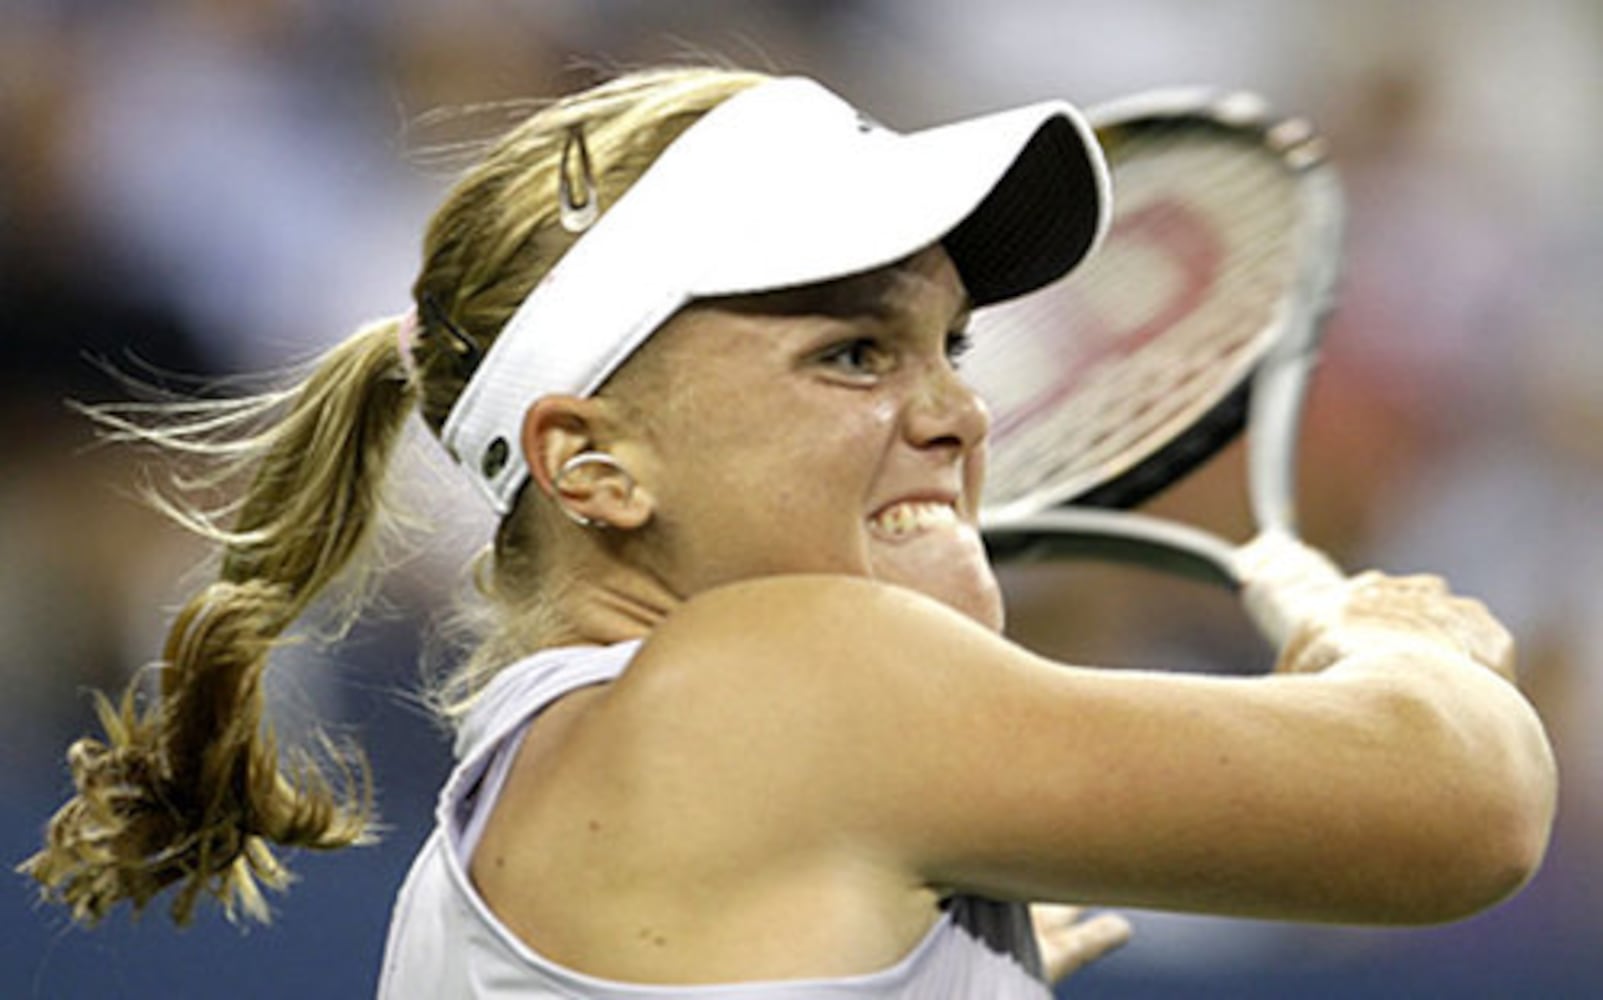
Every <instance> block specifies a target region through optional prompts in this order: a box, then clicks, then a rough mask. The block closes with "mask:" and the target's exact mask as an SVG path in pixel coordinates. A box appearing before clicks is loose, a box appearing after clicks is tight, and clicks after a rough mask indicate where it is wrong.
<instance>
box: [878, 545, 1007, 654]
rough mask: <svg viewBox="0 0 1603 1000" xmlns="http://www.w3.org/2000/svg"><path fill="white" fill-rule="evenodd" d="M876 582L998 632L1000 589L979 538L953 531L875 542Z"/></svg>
mask: <svg viewBox="0 0 1603 1000" xmlns="http://www.w3.org/2000/svg"><path fill="white" fill-rule="evenodd" d="M869 560H870V568H871V570H872V573H873V576H874V578H875V579H878V580H884V581H886V582H887V583H895V584H900V585H901V586H904V587H907V588H909V589H910V590H916V591H918V592H919V593H921V594H924V595H925V596H927V597H932V598H934V599H935V600H937V601H940V602H941V603H942V604H945V605H946V606H947V607H949V608H951V609H953V610H954V611H957V612H958V613H960V614H962V615H965V616H966V617H968V618H971V619H973V620H974V621H976V622H978V623H979V624H981V625H983V626H985V627H986V628H988V629H991V630H992V631H996V632H1000V631H1001V630H1002V624H1003V621H1004V617H1005V616H1004V611H1003V607H1002V588H1001V587H1000V586H999V585H998V584H997V582H996V574H995V572H993V571H992V569H991V560H990V558H989V557H988V556H987V555H986V552H985V544H984V542H983V541H981V539H980V533H979V532H978V531H977V530H976V529H974V528H973V527H972V526H970V525H953V526H948V527H945V528H942V529H941V530H939V531H932V532H926V533H923V534H920V535H918V536H916V537H911V538H896V539H885V538H875V539H873V540H872V542H871V544H870V545H869Z"/></svg>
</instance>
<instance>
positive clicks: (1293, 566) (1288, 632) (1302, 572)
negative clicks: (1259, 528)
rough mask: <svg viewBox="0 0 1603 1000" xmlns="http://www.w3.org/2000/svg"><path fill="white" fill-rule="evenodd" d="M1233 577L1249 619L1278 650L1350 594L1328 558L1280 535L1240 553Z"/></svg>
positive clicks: (1270, 534)
mask: <svg viewBox="0 0 1603 1000" xmlns="http://www.w3.org/2000/svg"><path fill="white" fill-rule="evenodd" d="M1235 572H1236V579H1237V580H1238V581H1239V582H1240V584H1241V599H1242V603H1243V604H1244V605H1245V606H1246V609H1247V615H1248V617H1250V618H1251V619H1252V621H1253V624H1255V625H1256V626H1257V627H1258V631H1259V632H1260V633H1261V634H1262V635H1263V637H1264V638H1265V639H1267V640H1269V642H1270V643H1271V644H1272V645H1273V646H1274V647H1275V648H1276V649H1283V648H1285V645H1286V643H1287V641H1288V640H1289V639H1290V638H1291V636H1292V634H1293V633H1294V632H1296V630H1297V628H1298V626H1300V625H1302V624H1303V623H1305V622H1309V621H1314V620H1317V619H1319V618H1322V617H1325V616H1326V615H1329V614H1331V613H1332V612H1334V611H1335V610H1336V609H1337V608H1339V607H1340V605H1341V603H1342V600H1343V599H1344V597H1345V595H1346V590H1347V577H1346V576H1345V575H1344V574H1343V573H1342V571H1341V569H1340V568H1338V567H1337V566H1336V564H1335V563H1334V562H1332V561H1331V560H1330V558H1329V557H1328V556H1326V555H1325V554H1324V553H1323V552H1320V551H1318V550H1317V549H1314V548H1312V547H1310V546H1308V545H1305V544H1303V543H1302V542H1301V541H1299V540H1298V539H1297V538H1295V537H1293V536H1292V535H1291V534H1290V533H1288V532H1286V531H1282V530H1276V529H1271V530H1268V531H1265V532H1262V533H1261V534H1259V535H1258V537H1257V538H1254V539H1253V540H1252V541H1250V542H1248V543H1247V544H1246V545H1243V546H1242V547H1241V548H1240V549H1237V550H1236V555H1235Z"/></svg>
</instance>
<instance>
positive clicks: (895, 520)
mask: <svg viewBox="0 0 1603 1000" xmlns="http://www.w3.org/2000/svg"><path fill="white" fill-rule="evenodd" d="M959 520H960V519H959V517H958V514H957V508H956V507H955V506H954V505H953V504H952V503H951V502H950V501H946V500H902V501H898V502H897V503H893V504H890V505H888V506H885V507H882V508H880V510H879V511H878V512H877V513H875V514H874V515H873V516H872V517H870V518H869V519H868V527H869V530H870V531H872V532H873V533H874V535H875V536H876V537H878V538H881V539H884V540H886V541H899V540H902V539H907V538H913V537H915V536H918V535H922V534H925V533H927V532H930V531H934V530H936V529H938V528H947V527H951V526H953V525H956V524H957V523H958V522H959Z"/></svg>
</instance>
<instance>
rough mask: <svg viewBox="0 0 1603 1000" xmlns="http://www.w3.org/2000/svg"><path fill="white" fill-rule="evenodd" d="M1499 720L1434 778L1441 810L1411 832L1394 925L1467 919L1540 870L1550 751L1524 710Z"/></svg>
mask: <svg viewBox="0 0 1603 1000" xmlns="http://www.w3.org/2000/svg"><path fill="white" fill-rule="evenodd" d="M1510 690H1511V691H1512V689H1510ZM1515 697H1517V696H1515ZM1520 704H1521V706H1524V702H1523V700H1521V702H1520ZM1503 722H1504V724H1503V725H1501V726H1498V727H1494V728H1493V729H1492V730H1491V731H1487V730H1482V731H1481V732H1480V733H1479V734H1478V735H1479V737H1480V739H1479V740H1477V741H1476V746H1475V747H1474V748H1473V751H1472V752H1467V753H1465V754H1464V755H1463V756H1461V757H1460V758H1459V759H1458V760H1457V761H1456V764H1455V766H1452V767H1447V766H1444V768H1443V771H1442V772H1440V773H1439V774H1438V775H1437V778H1438V780H1440V781H1441V783H1442V784H1441V786H1440V787H1441V789H1442V791H1441V799H1440V800H1439V801H1438V804H1439V805H1440V806H1441V808H1440V809H1439V810H1437V811H1436V814H1435V820H1436V821H1435V822H1434V823H1432V822H1424V823H1420V824H1418V825H1417V826H1415V827H1414V831H1415V833H1416V834H1418V835H1419V836H1420V837H1421V839H1420V840H1418V841H1416V842H1415V845H1414V847H1415V852H1413V858H1412V860H1411V861H1410V862H1409V865H1408V867H1409V868H1410V870H1411V871H1412V872H1413V873H1414V878H1412V879H1406V880H1404V882H1403V884H1405V885H1406V884H1409V883H1412V887H1413V888H1414V890H1415V893H1414V898H1413V899H1411V900H1408V901H1406V902H1405V903H1404V908H1405V909H1407V910H1409V911H1411V912H1408V913H1407V914H1406V915H1405V916H1404V917H1403V919H1402V921H1401V922H1405V923H1424V924H1431V923H1446V922H1450V921H1453V920H1460V919H1463V918H1465V917H1469V916H1472V915H1474V914H1476V913H1479V912H1481V911H1482V910H1485V909H1486V908H1488V907H1490V906H1493V905H1495V904H1497V903H1499V902H1502V901H1503V900H1505V899H1507V898H1508V897H1509V896H1512V895H1513V894H1514V893H1515V892H1517V891H1518V890H1519V889H1520V888H1521V887H1522V886H1524V885H1525V884H1526V883H1527V882H1528V881H1530V879H1531V878H1532V877H1533V876H1534V875H1535V874H1536V872H1537V870H1538V869H1539V868H1540V867H1541V864H1542V859H1543V857H1544V856H1545V855H1546V853H1547V845H1548V840H1549V837H1550V835H1551V832H1552V826H1553V818H1554V813H1555V808H1556V800H1557V774H1556V768H1555V766H1554V762H1553V755H1552V751H1551V748H1550V746H1549V744H1548V741H1547V738H1546V734H1545V732H1544V731H1543V730H1542V727H1541V724H1540V722H1539V721H1537V719H1536V716H1535V714H1534V713H1533V712H1529V711H1528V707H1526V710H1525V711H1514V712H1510V713H1509V714H1508V716H1507V717H1506V718H1505V719H1504V720H1503Z"/></svg>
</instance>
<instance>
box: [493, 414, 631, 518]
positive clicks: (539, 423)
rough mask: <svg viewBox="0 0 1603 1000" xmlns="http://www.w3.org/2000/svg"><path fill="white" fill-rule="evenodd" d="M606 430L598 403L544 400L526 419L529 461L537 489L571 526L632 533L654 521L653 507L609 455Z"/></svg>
mask: <svg viewBox="0 0 1603 1000" xmlns="http://www.w3.org/2000/svg"><path fill="white" fill-rule="evenodd" d="M607 427H608V423H607V420H606V415H605V413H604V412H603V408H602V406H601V404H600V403H599V402H598V401H597V400H595V399H582V398H579V397H576V396H562V395H552V396H544V397H541V398H540V399H539V400H537V401H536V402H535V403H534V404H533V405H531V406H530V407H529V409H528V410H527V411H526V412H525V413H524V415H523V435H522V447H523V455H524V460H525V461H526V462H527V463H528V465H529V475H530V478H532V479H533V480H534V484H535V486H536V487H537V488H538V489H539V490H541V491H542V492H543V493H545V495H546V496H548V497H550V498H551V500H552V502H553V503H555V504H556V505H557V508H558V509H559V510H561V511H562V512H563V513H564V514H566V515H567V516H568V518H569V519H570V520H572V521H574V522H575V523H577V524H580V525H583V526H585V527H597V528H616V529H619V530H623V531H629V530H633V529H635V528H638V527H640V526H641V525H643V524H645V523H646V522H647V521H649V520H650V519H651V514H652V510H653V507H654V503H653V500H652V497H651V495H650V494H649V493H648V492H647V491H646V490H645V489H644V488H642V487H641V485H640V483H639V482H638V481H637V480H636V479H635V477H634V474H633V473H632V472H631V471H630V470H629V468H628V467H627V466H626V465H625V464H624V463H623V462H622V461H621V460H620V459H619V458H618V457H617V456H616V455H613V454H612V453H611V452H610V451H609V447H608V446H609V441H610V438H611V435H610V434H609V433H608V432H607Z"/></svg>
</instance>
